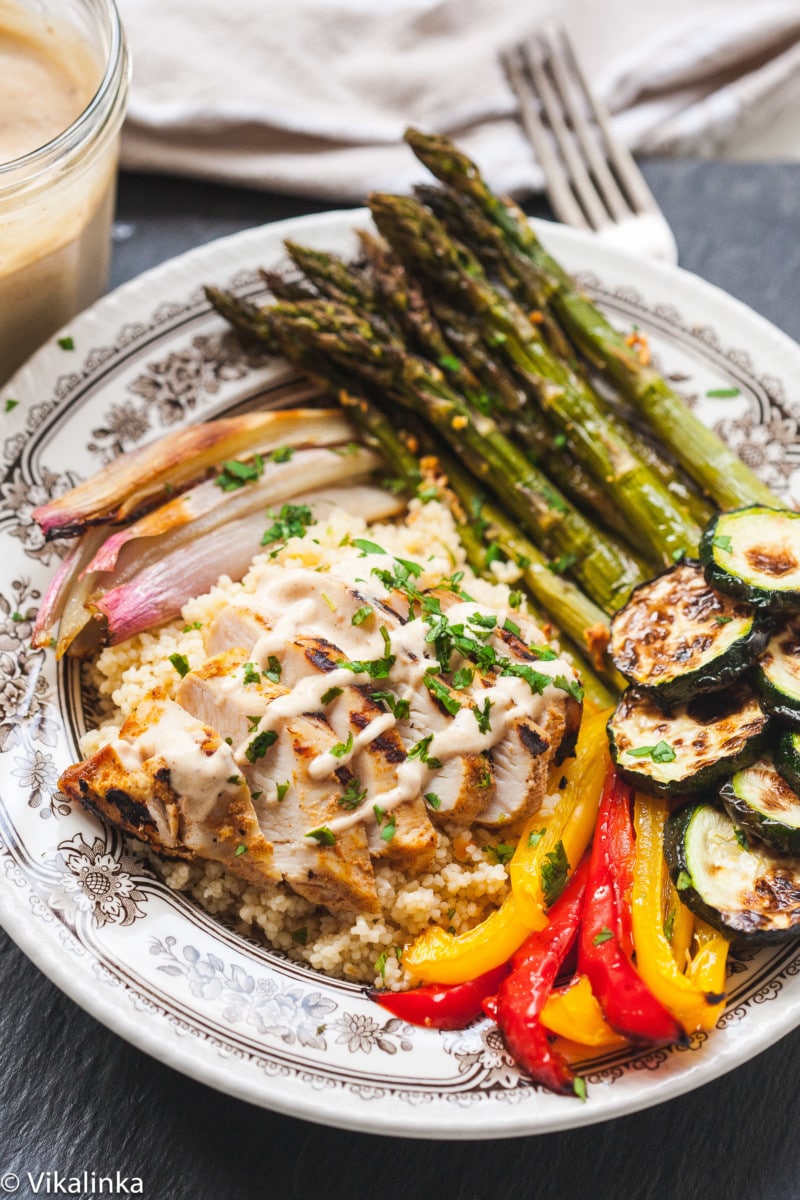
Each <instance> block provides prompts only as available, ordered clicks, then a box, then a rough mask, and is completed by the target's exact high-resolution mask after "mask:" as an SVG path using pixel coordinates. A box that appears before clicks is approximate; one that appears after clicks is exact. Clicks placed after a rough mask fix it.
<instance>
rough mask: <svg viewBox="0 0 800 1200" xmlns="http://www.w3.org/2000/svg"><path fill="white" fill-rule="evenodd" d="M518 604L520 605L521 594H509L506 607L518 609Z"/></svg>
mask: <svg viewBox="0 0 800 1200" xmlns="http://www.w3.org/2000/svg"><path fill="white" fill-rule="evenodd" d="M520 604H522V592H509V593H508V607H509V608H514V609H516V608H519V606H520Z"/></svg>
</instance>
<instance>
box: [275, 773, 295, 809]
mask: <svg viewBox="0 0 800 1200" xmlns="http://www.w3.org/2000/svg"><path fill="white" fill-rule="evenodd" d="M291 786H292V781H291V779H287V780H286V782H285V783H276V784H275V791H276V792H277V794H278V803H279V804H280V802H281V800H283V799H284V797H285V796H286V793H287V792H288V790H289V788H290V787H291Z"/></svg>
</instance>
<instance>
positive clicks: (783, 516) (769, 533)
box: [700, 504, 800, 612]
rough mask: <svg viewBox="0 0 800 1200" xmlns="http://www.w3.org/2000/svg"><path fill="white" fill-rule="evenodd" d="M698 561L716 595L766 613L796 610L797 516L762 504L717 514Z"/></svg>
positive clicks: (799, 602)
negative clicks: (760, 609) (724, 596)
mask: <svg viewBox="0 0 800 1200" xmlns="http://www.w3.org/2000/svg"><path fill="white" fill-rule="evenodd" d="M700 557H701V559H702V560H703V565H704V567H705V572H706V579H707V580H708V582H709V583H710V584H711V586H712V587H715V588H719V590H720V591H721V592H725V593H726V594H727V595H729V596H736V597H737V598H738V599H740V600H746V601H747V602H748V603H750V604H754V605H755V606H756V607H757V608H763V609H766V610H767V611H769V612H784V611H786V610H792V609H800V513H796V512H791V511H790V510H789V509H786V508H767V507H766V506H765V505H761V504H754V505H751V506H750V507H749V508H737V509H734V510H733V512H726V513H720V514H719V515H718V516H716V517H714V519H713V520H712V521H710V522H709V524H708V526H707V527H706V530H705V532H704V533H703V537H702V540H701V542H700Z"/></svg>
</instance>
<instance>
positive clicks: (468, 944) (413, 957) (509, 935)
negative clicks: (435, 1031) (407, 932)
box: [403, 896, 530, 983]
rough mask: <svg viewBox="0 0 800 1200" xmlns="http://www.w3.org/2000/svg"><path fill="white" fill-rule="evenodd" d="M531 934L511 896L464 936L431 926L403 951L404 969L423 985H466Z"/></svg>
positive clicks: (498, 964)
mask: <svg viewBox="0 0 800 1200" xmlns="http://www.w3.org/2000/svg"><path fill="white" fill-rule="evenodd" d="M529 933H530V927H529V926H528V925H526V924H525V922H524V921H523V920H521V918H520V916H519V913H518V912H517V907H516V904H515V903H514V897H513V896H507V897H506V899H505V900H504V901H503V903H502V904H501V905H500V907H499V908H498V909H496V910H495V911H494V912H493V913H491V914H490V915H489V916H488V917H487V918H486V920H485V921H481V923H480V925H476V926H475V928H474V929H469V930H467V932H466V933H458V934H455V935H453V934H451V933H446V932H445V930H444V929H442V928H441V926H440V925H431V926H430V927H429V928H428V929H426V930H425V932H424V933H423V934H422V935H421V936H420V937H418V938H417V940H416V941H415V942H412V944H411V945H410V946H407V947H406V949H405V950H404V951H403V966H404V967H405V968H406V969H407V970H408V971H410V973H411V974H412V975H413V976H415V978H417V979H421V980H423V981H424V982H425V983H467V982H468V981H469V980H470V979H475V978H476V976H478V975H484V974H485V973H486V972H487V971H491V969H492V968H493V967H499V966H500V965H501V963H504V962H506V961H507V960H508V959H509V958H510V957H511V955H512V954H513V953H514V951H515V950H518V949H519V947H520V946H521V945H522V943H523V942H524V941H525V938H526V937H527V936H528V934H529Z"/></svg>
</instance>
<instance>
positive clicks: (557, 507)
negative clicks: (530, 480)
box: [542, 485, 569, 513]
mask: <svg viewBox="0 0 800 1200" xmlns="http://www.w3.org/2000/svg"><path fill="white" fill-rule="evenodd" d="M542 497H543V499H544V500H545V502H546V504H547V507H548V508H550V509H552V510H553V512H560V513H565V512H569V505H568V504H567V502H566V500H565V499H564V497H563V496H562V495H561V494H560V493H559V492H557V491H556V490H555V488H552V487H548V486H547V485H545V486H544V487H543V488H542Z"/></svg>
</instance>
